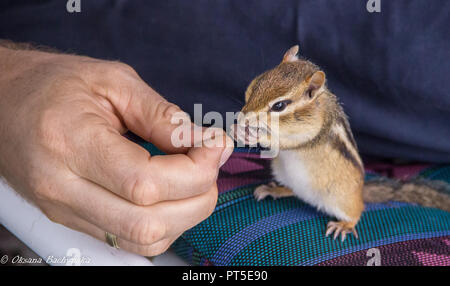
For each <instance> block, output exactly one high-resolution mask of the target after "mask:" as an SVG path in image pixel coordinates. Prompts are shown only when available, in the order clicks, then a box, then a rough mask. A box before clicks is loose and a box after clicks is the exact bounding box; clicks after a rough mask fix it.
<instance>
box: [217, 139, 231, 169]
mask: <svg viewBox="0 0 450 286" xmlns="http://www.w3.org/2000/svg"><path fill="white" fill-rule="evenodd" d="M226 144H227V145H226V146H225V149H224V150H223V152H222V156H221V157H220V163H219V168H220V167H222V166H223V164H225V162H226V161H228V158H230V156H231V154H233V150H234V142H233V140H231V138H230V137H228V136H227V143H226Z"/></svg>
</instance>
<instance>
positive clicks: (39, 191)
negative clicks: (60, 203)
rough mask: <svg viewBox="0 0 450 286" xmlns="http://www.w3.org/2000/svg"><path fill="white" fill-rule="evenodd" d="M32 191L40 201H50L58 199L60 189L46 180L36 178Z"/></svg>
mask: <svg viewBox="0 0 450 286" xmlns="http://www.w3.org/2000/svg"><path fill="white" fill-rule="evenodd" d="M32 185H33V187H32V192H33V194H34V196H35V197H36V199H37V200H38V201H43V202H49V201H57V200H58V197H59V196H58V190H57V188H54V187H52V185H51V184H48V183H47V182H46V180H36V181H34V182H33V183H32Z"/></svg>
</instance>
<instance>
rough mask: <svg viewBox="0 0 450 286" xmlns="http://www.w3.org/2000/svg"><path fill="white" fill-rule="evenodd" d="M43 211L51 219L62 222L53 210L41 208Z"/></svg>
mask: <svg viewBox="0 0 450 286" xmlns="http://www.w3.org/2000/svg"><path fill="white" fill-rule="evenodd" d="M41 210H42V212H43V213H44V215H45V216H46V217H47V218H48V219H49V220H50V221H51V222H54V223H58V224H61V220H60V219H59V217H58V216H57V215H56V214H55V213H54V212H53V211H50V210H48V209H41Z"/></svg>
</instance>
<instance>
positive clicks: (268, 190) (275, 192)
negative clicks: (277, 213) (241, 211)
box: [253, 182, 294, 201]
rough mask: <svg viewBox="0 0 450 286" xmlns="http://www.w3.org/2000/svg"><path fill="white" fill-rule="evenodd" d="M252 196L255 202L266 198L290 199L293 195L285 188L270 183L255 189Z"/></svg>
mask: <svg viewBox="0 0 450 286" xmlns="http://www.w3.org/2000/svg"><path fill="white" fill-rule="evenodd" d="M253 195H254V196H255V199H256V200H257V201H260V200H263V199H265V198H266V197H272V198H273V199H274V200H275V199H278V198H284V197H291V196H293V195H294V193H293V192H292V191H291V190H290V189H288V188H286V187H282V186H278V185H277V184H276V183H275V182H270V183H269V184H267V185H261V186H259V187H257V188H256V189H255V191H254V193H253Z"/></svg>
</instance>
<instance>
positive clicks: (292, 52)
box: [281, 45, 298, 63]
mask: <svg viewBox="0 0 450 286" xmlns="http://www.w3.org/2000/svg"><path fill="white" fill-rule="evenodd" d="M297 54H298V45H296V46H293V47H292V48H290V49H289V50H288V51H287V52H286V53H285V54H284V56H283V60H282V61H281V62H282V63H289V62H295V61H298V57H297Z"/></svg>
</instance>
